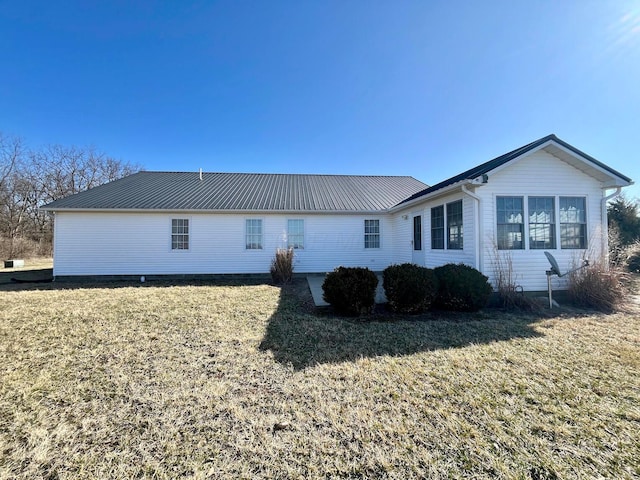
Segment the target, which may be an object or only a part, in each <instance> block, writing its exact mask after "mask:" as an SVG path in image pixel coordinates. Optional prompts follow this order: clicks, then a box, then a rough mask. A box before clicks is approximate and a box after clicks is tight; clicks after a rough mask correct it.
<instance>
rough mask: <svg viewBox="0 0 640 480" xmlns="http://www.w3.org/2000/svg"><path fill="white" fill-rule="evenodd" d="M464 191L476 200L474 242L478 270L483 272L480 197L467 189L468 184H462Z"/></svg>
mask: <svg viewBox="0 0 640 480" xmlns="http://www.w3.org/2000/svg"><path fill="white" fill-rule="evenodd" d="M462 191H463V192H464V193H466V194H467V195H469V196H470V197H471V198H473V199H474V200H475V202H473V204H474V210H475V214H474V217H475V218H474V220H475V222H474V223H475V225H474V229H473V230H474V237H475V238H474V243H475V247H476V270H478V271H480V272H482V260H481V257H480V197H479V196H478V195H476V194H475V193H473V192H471V191H469V190H467V185H462Z"/></svg>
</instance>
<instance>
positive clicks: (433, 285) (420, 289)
mask: <svg viewBox="0 0 640 480" xmlns="http://www.w3.org/2000/svg"><path fill="white" fill-rule="evenodd" d="M382 280H383V282H382V285H383V287H384V293H385V295H386V296H387V300H388V301H389V306H390V307H391V309H392V310H393V311H395V312H402V313H419V312H424V311H425V310H427V309H428V308H429V307H430V306H431V303H432V302H433V300H434V299H435V298H436V295H437V293H438V279H437V278H436V275H435V273H433V270H431V269H430V268H426V267H421V266H419V265H414V264H413V263H403V264H402V265H391V266H389V267H387V268H385V270H384V272H383V273H382Z"/></svg>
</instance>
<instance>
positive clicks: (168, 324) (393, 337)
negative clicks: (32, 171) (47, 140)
mask: <svg viewBox="0 0 640 480" xmlns="http://www.w3.org/2000/svg"><path fill="white" fill-rule="evenodd" d="M379 320H381V321H374V322H371V323H364V322H359V321H357V320H350V319H340V318H333V317H331V316H330V315H328V314H326V313H322V312H320V313H318V312H316V311H314V310H313V308H312V307H310V304H309V295H308V292H307V291H306V289H305V285H304V283H302V282H298V283H296V284H294V285H292V286H288V287H285V288H282V289H280V288H278V287H274V286H269V285H250V286H230V285H218V286H212V285H206V284H187V283H184V284H178V285H168V284H160V283H154V282H148V283H145V284H117V283H116V284H111V285H92V286H82V285H71V284H56V283H54V284H21V285H6V284H5V285H0V478H30V479H31V478H47V479H71V478H73V479H75V478H161V479H163V478H398V479H401V478H402V479H404V478H424V477H427V478H496V477H497V478H523V479H524V478H532V479H551V478H594V477H607V478H637V477H638V476H640V313H638V311H637V310H636V311H634V310H633V309H632V310H631V311H630V312H627V313H624V314H615V315H603V314H596V313H593V312H583V311H576V310H563V311H561V312H560V313H556V314H549V313H548V312H547V313H545V314H542V315H538V316H535V315H509V314H506V313H502V312H499V311H492V310H487V311H485V312H484V313H479V314H466V315H464V316H461V315H451V314H441V315H438V314H429V315H424V316H422V317H383V318H380V319H379ZM382 320H384V321H382Z"/></svg>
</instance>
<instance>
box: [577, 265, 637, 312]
mask: <svg viewBox="0 0 640 480" xmlns="http://www.w3.org/2000/svg"><path fill="white" fill-rule="evenodd" d="M623 279H624V273H623V272H622V270H621V269H619V268H613V267H612V268H610V269H607V268H605V267H604V265H603V264H601V263H594V264H593V265H590V266H589V267H587V268H582V269H580V270H577V271H575V272H572V273H570V274H569V283H568V287H569V288H568V290H567V293H568V295H569V298H570V299H571V300H572V302H573V303H574V304H576V305H580V306H583V307H590V308H595V309H597V310H601V311H604V312H612V311H614V310H616V309H617V308H618V306H620V305H621V304H623V303H624V301H625V298H626V290H625V288H624V284H623Z"/></svg>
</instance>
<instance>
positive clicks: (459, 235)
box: [445, 198, 464, 250]
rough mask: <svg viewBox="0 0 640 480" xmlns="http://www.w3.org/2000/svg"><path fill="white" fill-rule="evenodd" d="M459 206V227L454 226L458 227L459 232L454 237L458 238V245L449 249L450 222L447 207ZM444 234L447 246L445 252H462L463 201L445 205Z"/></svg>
mask: <svg viewBox="0 0 640 480" xmlns="http://www.w3.org/2000/svg"><path fill="white" fill-rule="evenodd" d="M457 203H459V204H460V224H459V225H455V224H454V226H459V227H460V231H459V232H458V233H457V234H456V237H457V238H458V240H457V242H458V243H459V244H460V246H459V247H453V248H452V247H451V243H452V242H451V232H450V228H451V226H450V222H449V206H451V205H454V204H457ZM445 219H446V222H445V232H446V244H447V250H464V202H463V199H462V198H460V199H459V200H454V201H453V202H448V203H447V204H446V208H445Z"/></svg>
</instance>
